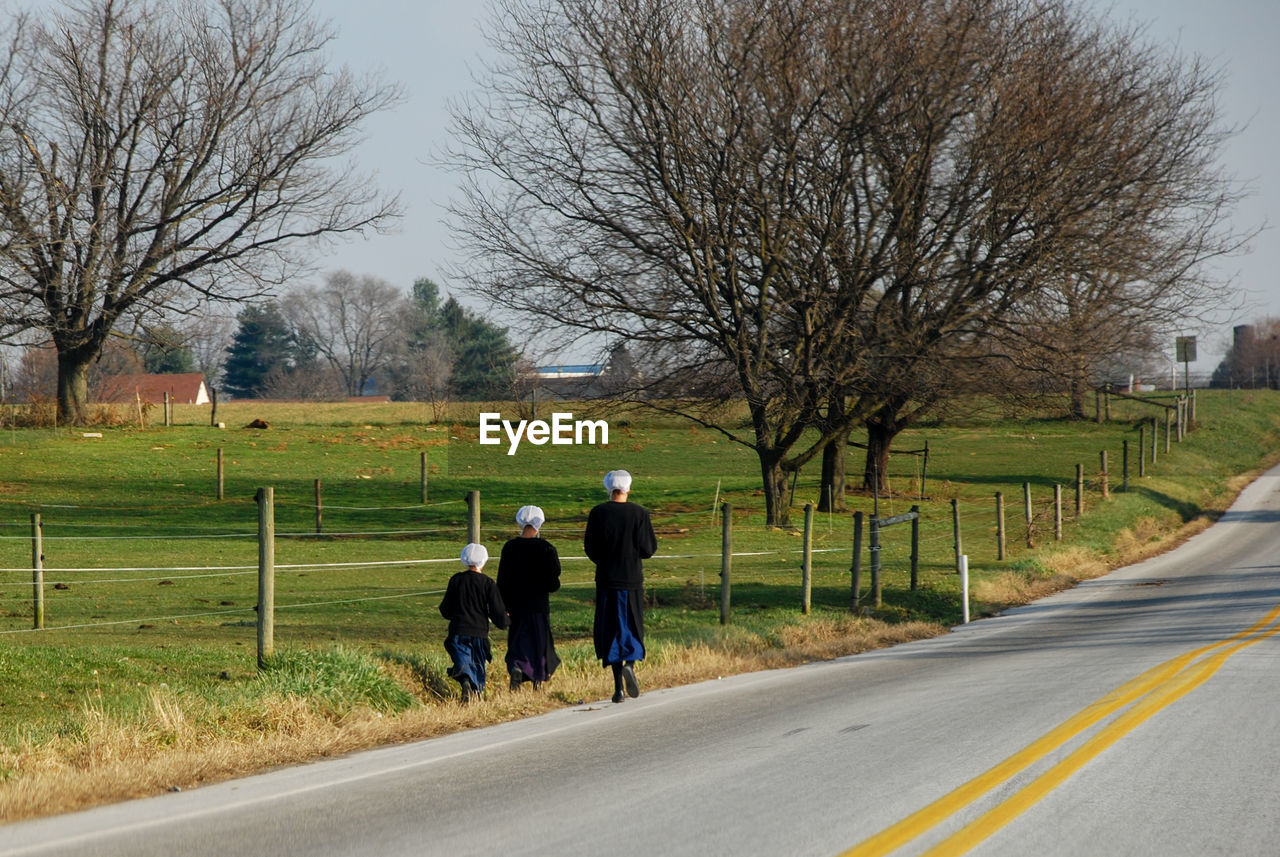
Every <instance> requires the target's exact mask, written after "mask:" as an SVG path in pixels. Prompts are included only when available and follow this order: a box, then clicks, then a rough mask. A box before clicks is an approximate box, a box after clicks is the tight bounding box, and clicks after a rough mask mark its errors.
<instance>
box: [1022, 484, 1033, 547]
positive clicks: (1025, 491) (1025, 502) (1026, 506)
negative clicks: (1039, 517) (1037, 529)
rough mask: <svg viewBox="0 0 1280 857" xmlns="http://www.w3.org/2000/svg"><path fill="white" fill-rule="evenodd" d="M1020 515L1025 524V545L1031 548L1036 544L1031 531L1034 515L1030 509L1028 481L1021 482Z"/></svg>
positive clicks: (1029, 485) (1029, 486)
mask: <svg viewBox="0 0 1280 857" xmlns="http://www.w3.org/2000/svg"><path fill="white" fill-rule="evenodd" d="M1022 517H1023V520H1024V521H1025V522H1026V525H1027V547H1029V548H1033V547H1035V546H1036V539H1035V533H1034V532H1033V526H1034V524H1035V516H1034V515H1033V514H1032V509H1031V483H1030V482H1023V483H1022Z"/></svg>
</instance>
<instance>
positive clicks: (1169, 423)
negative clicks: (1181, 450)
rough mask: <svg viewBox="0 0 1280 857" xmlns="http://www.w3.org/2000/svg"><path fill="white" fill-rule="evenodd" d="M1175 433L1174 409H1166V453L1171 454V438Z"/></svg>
mask: <svg viewBox="0 0 1280 857" xmlns="http://www.w3.org/2000/svg"><path fill="white" fill-rule="evenodd" d="M1172 433H1173V409H1172V408H1165V409H1164V451H1165V454H1166V455H1167V454H1168V453H1169V436H1170V435H1171V434H1172Z"/></svg>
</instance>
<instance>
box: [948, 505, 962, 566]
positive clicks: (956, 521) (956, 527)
mask: <svg viewBox="0 0 1280 857" xmlns="http://www.w3.org/2000/svg"><path fill="white" fill-rule="evenodd" d="M951 532H952V537H953V539H954V541H955V549H956V573H957V574H959V573H960V554H962V553H964V551H963V550H962V549H961V544H960V500H959V498H957V497H953V498H951Z"/></svg>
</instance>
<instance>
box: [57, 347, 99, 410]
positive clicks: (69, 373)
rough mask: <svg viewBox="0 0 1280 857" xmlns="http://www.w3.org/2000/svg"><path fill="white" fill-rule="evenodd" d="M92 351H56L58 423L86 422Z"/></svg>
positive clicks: (82, 349) (79, 349)
mask: <svg viewBox="0 0 1280 857" xmlns="http://www.w3.org/2000/svg"><path fill="white" fill-rule="evenodd" d="M93 357H94V353H93V351H92V350H91V349H88V348H77V349H73V350H70V351H62V350H59V351H58V424H59V425H73V426H82V425H84V424H85V423H86V422H88V403H89V364H91V363H92V362H93Z"/></svg>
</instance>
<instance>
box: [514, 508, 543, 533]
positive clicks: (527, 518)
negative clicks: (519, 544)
mask: <svg viewBox="0 0 1280 857" xmlns="http://www.w3.org/2000/svg"><path fill="white" fill-rule="evenodd" d="M546 521H547V516H546V514H545V513H544V512H543V511H542V507H540V506H521V507H520V510H519V511H518V512H516V523H517V524H519V525H520V526H522V527H533V528H534V529H535V530H540V529H542V525H543V524H544V523H546Z"/></svg>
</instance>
